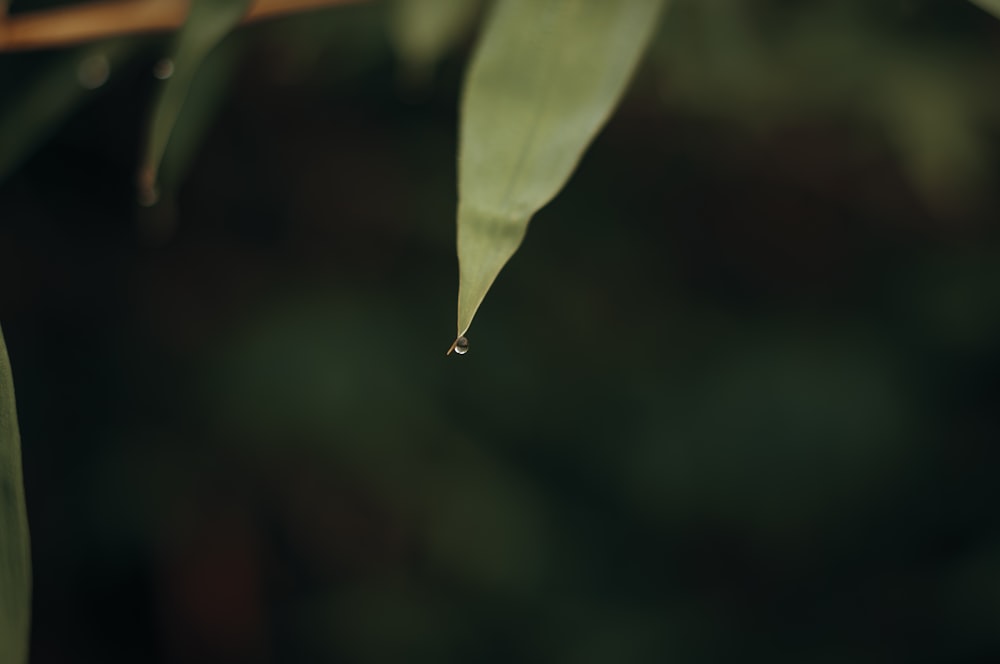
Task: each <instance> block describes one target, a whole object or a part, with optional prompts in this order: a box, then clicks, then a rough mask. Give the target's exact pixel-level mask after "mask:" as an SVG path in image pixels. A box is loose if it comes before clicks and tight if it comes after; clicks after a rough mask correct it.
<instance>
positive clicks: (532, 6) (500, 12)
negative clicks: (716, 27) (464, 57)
mask: <svg viewBox="0 0 1000 664" xmlns="http://www.w3.org/2000/svg"><path fill="white" fill-rule="evenodd" d="M662 5H663V0H600V2H590V1H585V0H504V2H498V3H496V4H495V5H494V7H493V10H492V13H491V14H490V16H489V18H488V19H487V23H486V27H485V30H484V32H483V34H482V35H481V37H480V43H479V45H478V47H477V49H476V52H475V55H474V56H473V59H472V63H471V65H470V67H469V71H468V75H467V77H466V80H465V89H464V95H463V99H462V108H461V131H460V140H459V144H460V147H459V159H458V163H459V174H458V189H459V207H458V261H459V273H460V274H459V296H458V334H459V336H461V335H464V334H465V333H466V332H467V331H468V329H469V326H470V325H471V324H472V319H473V318H474V317H475V315H476V312H477V311H478V309H479V306H480V305H481V304H482V302H483V298H484V297H485V296H486V293H487V292H488V291H489V289H490V287H491V286H492V285H493V282H494V280H495V279H496V278H497V275H499V274H500V270H502V269H503V267H504V265H506V263H507V261H509V260H510V258H511V257H512V256H513V255H514V252H516V251H517V248H518V247H519V246H520V244H521V241H522V240H523V239H524V235H525V232H526V230H527V226H528V222H529V220H530V219H531V217H532V215H534V214H535V213H536V212H537V211H538V210H539V209H540V208H541V207H542V206H544V205H545V204H546V203H548V202H549V201H550V200H552V198H553V197H554V196H555V195H556V194H557V193H558V192H559V190H560V189H561V188H562V187H563V186H564V185H565V184H566V181H567V180H568V179H569V177H570V175H571V174H572V172H573V170H574V169H575V168H576V165H577V163H578V162H579V160H580V158H581V156H582V155H583V152H584V150H586V148H587V146H588V145H589V144H590V142H591V141H592V140H593V139H594V136H596V134H597V132H598V131H600V129H601V127H602V126H603V125H604V123H605V122H606V121H607V119H608V117H609V116H610V114H611V112H612V110H613V109H614V107H615V105H616V104H617V103H618V101H619V99H620V98H621V96H622V94H623V92H624V90H625V87H626V86H627V84H628V81H629V79H630V78H631V76H632V73H633V72H634V71H635V68H636V66H637V64H638V63H639V60H640V58H641V55H642V53H643V52H644V50H645V48H646V45H647V44H648V43H649V40H650V38H651V36H652V33H653V30H654V28H655V26H656V24H657V17H658V16H659V12H660V9H661V7H662Z"/></svg>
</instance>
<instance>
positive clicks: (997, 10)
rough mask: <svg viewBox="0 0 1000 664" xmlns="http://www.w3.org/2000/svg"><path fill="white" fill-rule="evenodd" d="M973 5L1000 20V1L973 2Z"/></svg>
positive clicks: (976, 0) (982, 0) (974, 0)
mask: <svg viewBox="0 0 1000 664" xmlns="http://www.w3.org/2000/svg"><path fill="white" fill-rule="evenodd" d="M972 3H973V4H975V5H979V6H980V7H982V8H983V9H984V10H986V11H988V12H989V13H991V14H993V15H994V16H996V17H998V18H1000V0H972Z"/></svg>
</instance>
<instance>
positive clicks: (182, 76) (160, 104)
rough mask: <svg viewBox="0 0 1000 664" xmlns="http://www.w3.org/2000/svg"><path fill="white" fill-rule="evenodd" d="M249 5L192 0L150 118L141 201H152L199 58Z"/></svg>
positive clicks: (222, 0)
mask: <svg viewBox="0 0 1000 664" xmlns="http://www.w3.org/2000/svg"><path fill="white" fill-rule="evenodd" d="M249 7H250V0H195V1H194V2H192V3H191V10H190V13H189V14H188V17H187V21H186V22H185V23H184V27H183V28H181V30H180V32H179V33H178V35H177V42H176V45H175V47H174V53H173V56H172V57H171V58H170V63H171V64H172V69H173V73H172V75H170V77H169V78H168V79H167V82H166V83H165V84H164V86H163V90H162V92H161V93H160V96H159V99H158V100H157V102H156V105H155V106H154V110H153V117H152V120H151V121H150V129H149V137H148V139H147V142H146V154H145V157H144V158H143V162H142V166H141V167H140V169H139V197H140V200H141V201H142V202H143V203H144V204H148V205H151V204H152V203H155V202H156V198H157V194H156V181H157V178H158V171H159V168H160V163H161V161H162V160H163V154H164V152H165V151H166V149H167V143H169V141H170V134H171V132H172V131H173V129H174V125H175V124H176V122H177V117H178V115H179V114H180V112H181V108H182V107H183V106H184V101H185V99H186V98H187V95H188V91H189V89H190V88H191V83H192V81H193V80H194V77H195V74H196V73H197V71H198V68H199V66H200V65H201V62H202V60H204V58H205V56H207V55H208V54H209V53H210V52H211V51H212V49H214V48H215V47H216V45H218V43H219V42H220V41H222V39H223V38H224V37H225V36H226V35H227V34H229V32H230V31H231V30H232V29H233V28H234V27H236V25H237V24H238V23H239V22H240V19H242V18H243V15H244V14H246V11H247V9H248V8H249Z"/></svg>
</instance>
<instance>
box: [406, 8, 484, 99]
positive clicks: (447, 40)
mask: <svg viewBox="0 0 1000 664" xmlns="http://www.w3.org/2000/svg"><path fill="white" fill-rule="evenodd" d="M479 7H480V2H479V0H395V2H394V3H393V4H392V13H391V14H390V16H389V36H390V38H391V39H392V44H393V47H394V48H395V49H396V52H397V53H399V56H400V58H401V59H402V60H403V62H404V63H405V64H406V69H407V72H406V73H407V75H408V79H409V80H410V81H415V82H421V81H423V80H425V79H426V78H427V77H428V75H429V74H430V73H431V72H432V71H433V69H434V67H435V65H437V63H438V61H439V60H440V59H441V58H442V57H443V56H444V55H446V54H447V53H448V51H450V50H451V49H452V48H454V47H455V46H456V45H457V44H458V43H459V42H460V41H461V39H462V38H463V37H464V36H465V35H466V34H467V33H468V30H469V28H470V27H471V25H472V21H473V19H474V18H475V17H476V14H477V13H478V12H479Z"/></svg>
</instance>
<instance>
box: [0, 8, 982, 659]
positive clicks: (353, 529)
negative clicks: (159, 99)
mask: <svg viewBox="0 0 1000 664" xmlns="http://www.w3.org/2000/svg"><path fill="white" fill-rule="evenodd" d="M37 4H40V3H34V2H32V1H31V0H23V1H18V0H15V2H14V3H13V7H12V11H28V10H30V9H32V8H33V7H35V6H36V5H37ZM48 4H52V3H48ZM393 11H394V9H393V7H392V6H390V5H382V4H377V3H371V4H367V5H359V6H353V7H344V8H337V9H331V10H327V11H320V12H315V13H312V14H309V15H303V16H297V17H288V18H283V19H279V20H275V21H272V22H268V23H262V24H259V25H254V26H251V27H248V28H245V29H241V30H239V31H237V32H236V33H234V34H233V35H232V36H231V37H230V38H229V39H227V40H226V41H225V42H223V44H222V45H221V46H220V47H219V49H217V50H216V51H215V52H214V53H213V55H211V56H209V58H208V59H207V60H206V61H205V63H204V66H203V68H202V71H203V73H204V75H205V76H206V78H205V82H204V83H203V85H204V86H205V87H204V88H202V90H203V91H202V92H199V90H198V89H197V87H198V86H199V85H200V84H199V83H198V81H195V82H194V83H193V85H194V86H195V88H193V89H192V95H191V97H190V102H191V103H190V104H188V105H186V106H185V111H184V112H183V113H182V114H181V116H180V117H179V118H178V124H177V127H176V129H175V135H174V136H175V139H179V138H180V137H181V136H182V135H187V136H189V137H191V139H190V141H188V142H187V144H186V145H187V147H185V148H183V150H180V152H183V153H185V154H186V155H187V156H186V157H185V158H184V159H183V160H182V161H184V162H185V163H186V164H187V165H189V170H187V168H186V167H182V166H181V165H180V163H178V165H177V166H175V167H171V168H176V170H174V171H173V172H174V173H175V175H174V176H173V177H175V178H176V180H175V181H174V182H175V185H174V186H173V187H165V195H164V197H163V200H162V201H161V203H160V204H159V205H157V206H155V207H152V208H138V207H137V206H136V205H135V197H134V180H135V172H136V169H137V166H138V155H139V154H140V146H141V142H142V140H143V130H144V126H145V124H144V123H145V121H146V118H147V116H148V112H149V109H150V106H151V104H152V103H153V99H154V98H155V95H156V93H157V90H158V88H159V87H161V86H162V83H160V82H158V81H157V80H156V79H155V78H154V77H153V76H152V75H151V72H152V69H153V67H154V65H155V64H156V63H157V62H158V61H159V60H160V59H161V58H162V57H163V55H164V54H165V53H166V52H167V48H168V41H167V39H166V38H164V37H156V36H154V37H146V38H142V39H135V40H122V41H121V44H122V46H121V48H122V49H123V50H122V51H121V52H120V53H121V56H120V57H119V56H112V55H108V56H107V61H108V63H109V66H108V77H107V80H106V82H105V83H104V84H103V85H101V86H100V87H99V88H97V89H95V90H86V89H84V88H83V86H82V85H81V84H80V83H79V80H78V79H77V76H78V72H79V71H80V69H81V65H82V64H83V63H84V62H86V61H87V59H88V58H90V57H91V56H92V55H94V54H95V53H96V51H95V50H94V49H102V48H110V47H111V45H93V46H89V47H82V48H79V49H71V50H67V51H59V52H38V53H21V54H4V55H2V56H0V62H3V66H0V89H2V90H4V91H5V93H4V97H3V103H2V105H0V117H2V118H5V120H4V121H0V127H2V128H3V131H2V133H0V145H2V146H3V147H4V149H3V150H0V153H2V154H3V159H5V160H9V162H6V161H5V162H4V163H10V164H11V166H10V167H9V168H8V169H7V170H5V171H4V175H3V178H4V179H3V181H2V182H0V319H2V320H3V323H4V332H5V334H6V335H7V345H8V349H9V351H10V355H11V362H12V364H13V368H14V372H15V374H16V376H17V379H18V386H17V387H18V407H19V412H20V415H21V433H22V438H23V443H24V462H25V473H26V477H25V480H26V488H27V491H28V495H29V505H28V509H29V516H30V518H31V522H32V524H33V537H34V542H33V556H34V563H35V564H34V567H35V577H36V584H35V615H34V623H33V634H32V661H33V662H38V663H42V664H44V663H46V662H102V663H107V662H195V663H197V662H213V663H214V662H223V663H225V662H281V663H282V664H285V663H288V664H295V663H297V662H310V663H312V662H328V661H329V662H394V661H398V662H414V661H417V662H423V661H434V662H442V661H456V662H466V661H475V662H510V661H524V662H574V663H576V662H606V661H615V662H663V661H673V662H715V661H734V660H739V661H751V662H755V661H762V662H796V663H801V662H839V661H843V662H851V663H852V664H854V663H862V664H863V663H865V662H886V661H892V662H949V663H953V662H957V663H963V662H967V663H974V662H990V661H994V660H996V659H997V658H998V657H1000V618H998V616H1000V584H998V582H997V579H1000V521H998V518H997V516H996V515H997V512H998V507H1000V495H998V489H997V486H998V484H997V482H996V477H997V471H998V470H1000V448H998V447H997V444H996V441H997V440H1000V413H998V410H997V407H996V404H997V403H1000V382H998V376H1000V342H998V340H1000V296H998V293H1000V235H998V232H997V226H996V219H997V216H998V212H1000V200H998V198H997V195H996V192H995V187H994V186H993V183H994V182H995V181H996V169H997V165H998V155H1000V145H998V143H997V135H998V134H997V120H998V118H1000V108H998V104H997V99H996V95H997V92H996V90H997V88H996V85H995V84H994V82H995V81H996V80H998V79H1000V21H997V20H996V19H995V18H993V17H992V16H990V15H988V14H987V13H985V12H983V11H981V10H980V9H978V8H977V7H975V6H974V5H972V4H971V3H964V2H954V1H952V0H910V1H908V2H891V1H886V2H878V3H876V2H870V1H868V0H829V1H827V2H823V1H819V0H817V1H815V2H810V3H801V2H792V1H790V0H750V1H747V2H731V3H721V2H720V3H706V2H699V1H698V0H675V1H674V2H673V3H672V6H671V8H670V10H669V11H668V14H667V16H666V21H665V22H664V27H663V31H662V32H661V33H660V34H659V35H658V37H657V40H656V42H655V44H654V47H653V52H652V56H651V57H650V58H648V59H647V62H646V63H645V65H644V66H643V68H642V69H641V70H640V72H639V75H638V77H637V79H636V82H635V84H634V85H633V87H632V90H631V93H630V95H629V96H628V97H627V98H626V100H625V102H624V104H623V106H622V108H621V109H620V111H619V112H618V113H617V115H616V116H615V117H614V118H613V119H612V121H611V123H610V124H609V126H608V127H607V129H606V131H605V132H604V133H603V134H602V135H601V136H599V137H598V139H597V140H596V141H595V143H594V145H593V147H592V149H591V150H590V152H589V153H588V155H587V156H586V157H585V158H584V160H583V162H582V164H581V166H580V169H579V171H578V172H577V173H576V175H574V177H573V179H572V180H571V182H570V184H569V185H568V186H567V188H566V189H565V191H564V192H563V194H561V195H560V196H559V197H558V198H557V199H556V200H555V201H554V202H553V203H552V204H551V205H550V206H548V207H547V208H545V209H543V210H542V211H541V212H540V213H539V214H538V216H537V219H536V220H535V223H533V224H532V228H531V231H530V233H529V240H528V242H527V243H526V245H525V246H524V247H523V248H522V250H521V251H520V253H519V255H518V257H517V258H516V259H514V261H513V263H512V265H511V266H510V268H509V269H508V270H507V273H506V274H505V279H504V280H503V281H502V282H501V283H499V284H498V285H497V286H496V287H495V289H494V291H493V293H492V294H491V300H490V302H489V306H488V307H485V308H484V309H483V310H482V311H481V312H480V314H479V322H478V326H477V330H476V337H475V340H474V346H473V349H472V351H471V352H470V353H469V354H468V355H467V356H465V357H462V358H457V359H456V358H448V359H447V360H446V359H445V358H444V357H443V356H442V350H443V348H442V347H441V342H442V338H445V339H447V337H448V334H449V333H450V330H451V327H450V326H451V322H452V320H453V319H452V315H453V314H454V310H453V301H452V295H453V293H454V287H453V283H454V278H455V274H456V270H455V262H454V261H455V258H454V225H453V220H454V204H455V184H454V183H455V177H456V165H455V154H456V152H457V145H456V122H457V120H456V113H457V106H458V104H457V99H458V93H459V87H460V82H461V79H462V73H463V69H464V66H465V63H466V61H467V57H468V45H469V43H470V42H469V40H468V38H466V39H456V40H455V41H454V42H452V43H453V44H454V45H455V47H454V48H455V50H452V51H447V52H446V53H447V54H446V55H444V56H443V57H442V59H441V60H440V61H439V62H438V63H437V66H436V69H435V76H434V78H433V79H431V80H430V81H429V82H428V83H426V85H425V87H424V89H423V91H422V94H421V95H419V96H415V95H414V94H413V93H412V91H411V90H408V89H405V88H404V89H401V88H400V86H399V84H398V83H399V78H400V74H401V72H402V71H405V69H406V65H405V64H403V63H400V62H399V61H398V59H397V57H396V56H395V55H394V51H393V47H392V44H393V41H392V37H391V36H390V35H391V33H390V25H391V24H390V14H391V12H393ZM469 29H470V30H472V29H473V26H471V25H470V26H469ZM116 43H117V42H116ZM115 48H118V47H117V46H116V47H115ZM213 61H215V64H213ZM84 69H85V70H86V71H87V72H90V73H93V71H94V70H93V68H91V67H86V68H84ZM57 70H58V71H59V72H61V73H52V72H56V71H57ZM211 71H214V72H215V73H210V72H211ZM60 76H62V77H63V78H62V80H64V81H68V83H58V81H59V80H60V79H59V78H58V77H60ZM200 77H201V76H199V78H200ZM227 79H228V80H227ZM46 80H48V81H56V82H55V83H52V84H51V87H49V88H48V89H49V93H48V94H49V95H50V96H44V95H42V96H32V95H29V94H28V93H29V92H30V91H32V90H40V89H42V88H45V87H46V85H47V84H45V83H44V82H45V81H46ZM212 81H218V82H219V84H218V85H216V84H215V83H214V82H212ZM223 82H225V83H226V84H225V85H222V83H223ZM205 91H210V92H211V93H213V94H214V95H215V96H214V98H213V99H212V100H209V101H206V102H204V106H203V107H201V110H198V111H197V112H195V110H196V109H198V108H199V106H200V105H201V104H202V103H203V102H202V99H203V98H204V97H203V95H205V94H208V93H207V92H205ZM189 111H190V115H189ZM195 116H197V117H195ZM10 118H14V119H13V120H11V119H10ZM188 122H190V123H192V124H191V127H190V128H189V129H186V128H185V123H188ZM199 136H200V137H202V138H201V139H198V138H196V137H199ZM22 144H23V145H25V147H23V148H22V147H20V146H21V145H22ZM8 146H15V147H16V151H15V149H14V148H10V149H9V150H8ZM169 159H170V157H169V154H168V157H167V160H168V162H169ZM15 161H16V165H14V164H15ZM165 168H167V166H166V165H165ZM164 176H165V177H166V172H165V173H164Z"/></svg>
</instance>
